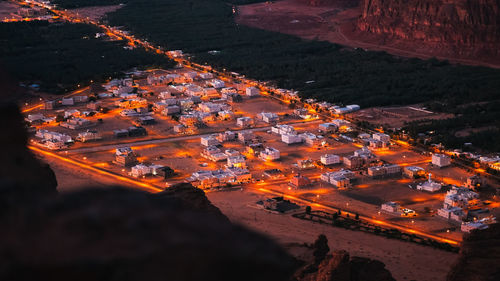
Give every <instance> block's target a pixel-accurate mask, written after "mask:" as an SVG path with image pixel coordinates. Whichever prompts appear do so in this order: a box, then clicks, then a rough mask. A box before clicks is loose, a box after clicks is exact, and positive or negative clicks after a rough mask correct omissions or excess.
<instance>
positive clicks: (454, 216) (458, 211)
mask: <svg viewBox="0 0 500 281" xmlns="http://www.w3.org/2000/svg"><path fill="white" fill-rule="evenodd" d="M437 215H438V216H440V217H443V218H445V219H448V220H451V221H455V222H461V221H462V220H463V219H464V218H465V214H464V211H463V210H462V208H459V207H452V208H441V209H438V211H437Z"/></svg>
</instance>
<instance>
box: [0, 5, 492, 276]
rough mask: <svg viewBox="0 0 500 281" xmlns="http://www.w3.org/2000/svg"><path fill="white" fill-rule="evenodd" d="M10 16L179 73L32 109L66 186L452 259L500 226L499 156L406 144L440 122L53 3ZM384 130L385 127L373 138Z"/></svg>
mask: <svg viewBox="0 0 500 281" xmlns="http://www.w3.org/2000/svg"><path fill="white" fill-rule="evenodd" d="M10 3H11V4H12V5H20V7H22V8H20V9H18V10H17V12H15V13H11V14H9V15H7V16H4V17H3V18H2V22H4V23H6V22H16V21H36V20H49V21H53V22H73V23H85V24H89V25H93V26H96V27H98V28H99V29H100V30H101V31H102V32H101V33H97V34H96V38H98V37H103V38H107V40H111V41H114V40H125V41H126V42H127V46H126V48H130V49H135V48H143V49H145V50H147V51H150V52H153V53H156V54H158V55H161V56H165V57H166V58H168V59H171V60H173V61H175V63H176V65H175V67H173V68H165V69H162V68H154V69H153V68H150V69H146V70H138V69H123V70H122V71H124V73H126V74H125V75H124V76H120V77H109V78H108V79H107V81H105V82H103V83H93V81H81V85H77V86H76V87H75V88H76V90H72V91H71V92H69V93H66V94H64V95H50V94H48V95H42V96H41V97H40V98H39V99H38V100H27V101H26V102H24V103H23V104H21V108H20V110H21V112H22V114H23V117H24V120H25V121H26V124H27V130H28V133H29V138H28V148H29V149H30V150H31V152H33V153H34V154H35V155H37V157H40V159H42V161H46V162H47V163H49V164H50V165H51V166H54V167H56V168H54V169H55V172H56V176H58V177H59V175H58V169H59V170H61V171H62V170H64V171H65V172H64V173H65V174H64V175H63V177H64V178H66V182H70V181H72V179H71V178H72V177H73V176H74V177H75V178H80V179H89V181H92V182H96V183H102V184H103V185H117V186H125V187H127V188H130V189H133V190H140V191H146V192H148V193H161V192H164V191H165V190H168V189H170V188H172V187H173V186H176V185H179V184H186V183H188V184H191V185H193V186H194V187H196V188H198V189H201V190H203V191H204V192H205V193H206V194H207V197H208V198H209V199H210V200H211V201H212V202H220V204H221V206H223V207H221V206H218V207H219V208H221V209H222V210H228V208H230V209H231V210H233V209H238V210H237V211H236V210H233V211H230V212H231V213H232V212H235V213H239V214H241V216H243V217H251V218H247V220H253V217H254V216H255V221H257V216H259V218H260V217H269V218H274V216H278V217H277V218H278V219H277V220H279V218H281V219H282V220H283V221H284V222H285V221H288V220H291V221H301V220H302V221H311V222H307V223H308V226H307V227H310V228H314V227H315V226H316V225H318V224H323V225H325V224H326V225H328V228H327V229H332V231H334V229H335V228H336V227H337V228H338V227H340V228H346V229H350V228H351V229H352V228H355V229H357V230H359V231H361V232H366V233H369V235H372V236H373V237H375V236H377V235H378V236H381V235H382V236H385V237H388V238H390V239H396V240H403V241H405V242H404V243H413V244H420V245H423V246H425V247H435V248H437V249H441V250H444V251H450V252H453V253H455V252H458V251H459V249H460V247H461V245H462V241H463V237H464V234H465V235H467V234H468V233H470V232H472V231H474V232H475V231H483V230H485V229H488V228H489V227H490V226H491V225H493V224H496V223H497V219H496V217H497V216H498V214H499V207H500V198H499V197H498V195H493V196H486V195H485V192H484V190H488V192H490V191H491V190H498V187H499V182H500V176H498V174H497V173H492V171H500V154H498V152H497V153H485V154H479V153H471V152H466V151H463V150H461V149H455V148H453V147H446V146H444V145H442V144H440V143H435V144H430V145H429V144H428V145H425V146H424V145H421V144H420V143H417V142H416V141H415V140H414V139H412V137H411V136H410V135H409V134H408V133H407V132H405V131H404V130H401V125H400V124H401V123H402V122H410V121H412V120H417V119H424V118H435V117H436V118H438V117H439V118H441V117H440V113H437V112H434V111H432V110H429V109H427V108H425V107H423V106H421V107H418V106H399V107H386V108H382V109H380V108H377V109H373V108H363V107H361V106H359V105H357V104H355V103H353V104H345V103H343V102H342V101H339V102H337V103H331V102H326V101H324V100H321V99H314V98H307V99H306V98H302V97H301V95H300V92H298V91H295V90H292V89H281V88H278V87H276V86H275V85H274V84H273V83H270V82H265V81H258V80H255V79H252V78H248V77H246V76H245V75H242V74H239V73H235V72H231V70H230V69H219V68H217V69H216V68H215V67H214V68H212V67H211V66H210V65H208V64H198V63H195V62H194V61H193V60H192V59H191V55H190V54H188V53H184V52H183V51H182V50H169V48H168V46H158V45H154V44H153V43H149V42H148V41H147V40H144V39H141V38H140V37H139V36H134V35H131V33H130V32H128V31H126V30H125V29H124V28H118V27H113V26H108V25H106V24H105V23H103V22H101V21H99V20H96V19H92V18H91V17H88V16H86V15H80V14H79V13H76V12H72V11H71V10H64V9H59V8H58V7H57V6H56V5H53V4H51V3H50V2H49V1H27V0H26V1H19V2H10ZM233 12H234V11H233ZM378 119H384V120H386V124H388V126H384V127H375V128H373V127H370V126H366V125H365V124H366V123H370V122H372V121H374V120H378ZM57 167H58V168H57ZM61 177H62V176H61ZM487 187H488V188H487ZM216 205H217V203H216ZM256 214H258V215H256ZM332 220H333V223H332ZM263 221H265V219H263ZM243 224H244V223H243ZM285 231H286V230H285ZM347 231H353V230H347ZM270 232H272V231H270ZM271 236H272V233H271ZM262 280H265V278H264V279H262ZM419 280H420V279H419Z"/></svg>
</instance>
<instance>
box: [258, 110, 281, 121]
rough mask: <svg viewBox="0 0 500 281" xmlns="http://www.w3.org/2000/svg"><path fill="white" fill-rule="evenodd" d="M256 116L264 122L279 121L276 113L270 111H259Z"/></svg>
mask: <svg viewBox="0 0 500 281" xmlns="http://www.w3.org/2000/svg"><path fill="white" fill-rule="evenodd" d="M257 117H258V118H260V119H261V120H262V121H264V122H266V123H273V122H278V121H279V116H278V114H276V113H272V112H262V113H259V114H258V115H257Z"/></svg>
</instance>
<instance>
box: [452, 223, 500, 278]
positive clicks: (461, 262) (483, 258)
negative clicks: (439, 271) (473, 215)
mask: <svg viewBox="0 0 500 281" xmlns="http://www.w3.org/2000/svg"><path fill="white" fill-rule="evenodd" d="M499 261H500V224H498V223H497V224H494V225H490V227H489V228H488V229H485V230H481V231H473V232H472V233H471V234H469V235H467V236H465V237H464V242H463V244H462V248H461V249H460V257H459V259H458V261H457V263H456V264H455V265H454V266H453V267H452V268H451V270H450V272H449V274H448V277H447V280H448V281H494V280H500V263H499Z"/></svg>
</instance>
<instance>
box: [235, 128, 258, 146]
mask: <svg viewBox="0 0 500 281" xmlns="http://www.w3.org/2000/svg"><path fill="white" fill-rule="evenodd" d="M254 139H255V135H254V133H253V132H250V131H242V132H238V141H240V142H242V143H244V144H245V143H248V142H251V141H253V140H254Z"/></svg>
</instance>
